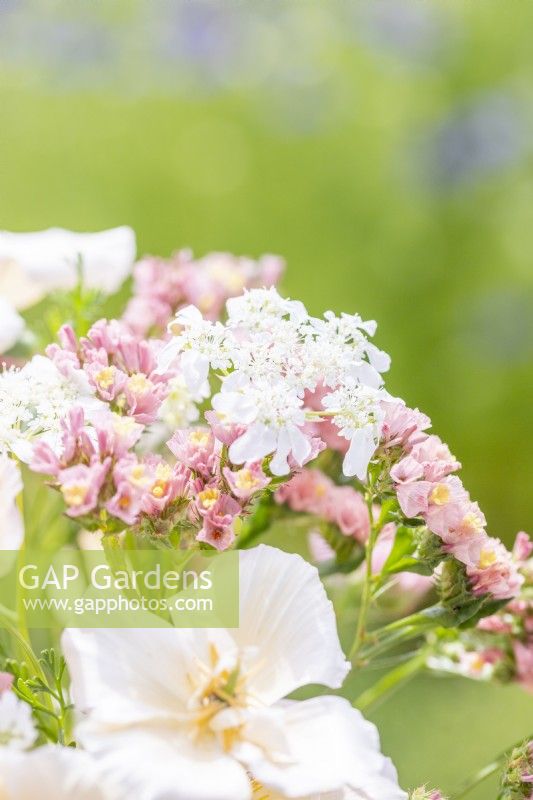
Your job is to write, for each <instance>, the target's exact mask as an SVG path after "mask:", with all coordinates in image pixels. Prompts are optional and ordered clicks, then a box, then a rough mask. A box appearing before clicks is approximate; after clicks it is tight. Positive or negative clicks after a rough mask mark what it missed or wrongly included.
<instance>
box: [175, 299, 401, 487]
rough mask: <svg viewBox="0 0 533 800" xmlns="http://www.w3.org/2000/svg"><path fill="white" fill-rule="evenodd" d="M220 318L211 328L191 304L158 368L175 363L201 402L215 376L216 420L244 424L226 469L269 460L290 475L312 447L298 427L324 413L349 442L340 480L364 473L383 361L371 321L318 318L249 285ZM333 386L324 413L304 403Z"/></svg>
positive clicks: (373, 438) (375, 426) (374, 436)
mask: <svg viewBox="0 0 533 800" xmlns="http://www.w3.org/2000/svg"><path fill="white" fill-rule="evenodd" d="M226 308H227V321H226V323H225V324H222V323H220V322H210V321H208V320H205V319H204V318H203V317H202V314H201V313H200V311H199V310H198V309H197V308H195V307H194V306H188V307H187V308H185V309H182V310H181V311H179V312H178V313H177V314H176V317H175V320H173V322H172V323H171V324H170V326H169V329H170V332H171V333H173V334H174V337H173V338H172V339H171V341H170V342H169V343H168V344H167V345H166V347H165V348H164V350H163V351H162V353H161V360H160V366H161V368H162V369H165V368H167V367H168V365H169V364H171V363H172V362H173V361H175V360H176V359H177V358H178V357H179V363H180V367H181V370H182V374H183V376H184V379H185V381H186V384H187V386H188V388H189V390H190V391H191V392H192V393H193V395H195V396H197V395H199V394H201V395H203V396H204V397H208V396H209V394H210V382H209V379H210V378H212V377H213V372H214V373H218V376H219V378H220V379H221V388H220V391H219V392H218V393H217V394H215V396H214V397H213V399H212V405H213V408H214V410H215V411H216V412H217V414H218V415H219V417H220V419H221V420H222V421H223V423H224V424H227V425H239V426H246V430H245V432H244V433H243V434H242V435H241V436H240V437H238V438H237V439H236V440H235V441H234V442H233V444H232V445H231V447H230V458H231V459H232V461H234V463H237V464H240V463H243V462H244V461H252V460H256V459H260V458H264V457H265V456H267V455H270V454H273V458H272V462H271V466H270V468H271V470H272V473H273V474H275V475H285V474H287V473H288V472H289V469H290V467H289V457H291V458H292V460H293V461H294V462H296V463H297V464H298V465H302V464H303V463H305V461H306V460H307V459H308V458H309V456H310V454H311V450H312V445H311V441H310V436H309V435H308V433H306V430H305V428H304V426H305V424H306V422H309V421H313V422H317V421H319V420H320V419H323V418H325V417H329V418H331V419H332V421H333V423H334V424H335V425H337V426H338V428H339V433H340V435H341V436H343V437H344V438H346V439H347V440H348V441H350V447H349V450H348V452H347V455H346V458H345V461H344V473H345V475H348V476H353V475H357V476H358V477H360V478H363V477H364V476H365V475H366V470H367V467H368V461H369V459H370V458H371V456H372V454H373V452H374V450H375V448H376V445H377V442H378V439H379V434H380V428H381V413H380V400H381V399H382V398H383V397H384V396H385V392H384V390H383V388H382V386H383V381H382V377H381V374H380V373H381V372H384V371H386V370H387V369H388V368H389V364H390V359H389V357H388V356H387V355H386V353H383V352H382V351H380V350H378V348H377V347H376V346H375V345H373V344H372V343H371V342H369V341H368V338H367V335H368V334H370V335H372V334H373V333H374V331H375V328H376V323H375V322H363V320H362V319H361V318H360V317H359V316H358V315H348V314H343V315H342V316H341V317H336V316H335V315H334V314H333V313H332V312H327V313H326V314H325V315H324V318H323V319H318V318H315V317H312V316H310V315H309V314H308V313H307V310H306V308H305V306H304V305H303V304H302V303H301V302H299V301H295V300H288V299H284V298H282V297H280V295H279V294H278V292H277V291H276V289H274V288H271V289H252V290H250V291H246V292H245V293H244V294H243V295H241V296H239V297H235V298H232V299H230V300H228V302H227V304H226ZM319 386H325V387H327V388H329V389H331V392H330V393H329V394H326V395H325V397H324V398H323V410H319V411H316V410H312V409H311V408H307V407H306V392H314V391H315V390H316V389H317V388H318V387H319Z"/></svg>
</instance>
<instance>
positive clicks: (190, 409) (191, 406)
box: [158, 375, 201, 428]
mask: <svg viewBox="0 0 533 800" xmlns="http://www.w3.org/2000/svg"><path fill="white" fill-rule="evenodd" d="M168 386H169V392H168V394H167V396H166V398H165V399H164V400H163V402H162V404H161V406H160V408H159V412H158V417H159V419H160V420H162V421H163V422H164V423H165V424H166V425H167V426H168V427H169V428H187V427H189V425H190V424H191V422H196V420H197V419H198V418H199V416H200V412H199V411H198V406H197V404H196V403H197V402H198V401H199V400H200V399H201V398H199V397H198V396H196V401H195V397H194V396H193V394H192V392H191V391H190V389H189V387H188V386H187V383H186V382H185V379H184V377H183V376H182V375H176V377H175V378H171V379H170V381H169V383H168Z"/></svg>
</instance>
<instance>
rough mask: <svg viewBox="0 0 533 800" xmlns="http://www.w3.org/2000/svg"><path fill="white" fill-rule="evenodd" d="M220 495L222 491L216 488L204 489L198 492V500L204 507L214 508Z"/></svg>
mask: <svg viewBox="0 0 533 800" xmlns="http://www.w3.org/2000/svg"><path fill="white" fill-rule="evenodd" d="M219 497H220V491H219V490H218V489H215V488H211V489H204V490H203V491H202V492H199V494H198V500H199V501H200V505H201V506H202V507H203V508H213V506H214V505H215V503H216V502H217V500H218V498H219Z"/></svg>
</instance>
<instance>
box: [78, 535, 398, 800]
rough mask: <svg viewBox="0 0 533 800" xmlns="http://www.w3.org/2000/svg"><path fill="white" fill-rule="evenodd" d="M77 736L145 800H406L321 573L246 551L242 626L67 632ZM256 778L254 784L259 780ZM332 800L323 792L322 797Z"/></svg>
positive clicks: (267, 550)
mask: <svg viewBox="0 0 533 800" xmlns="http://www.w3.org/2000/svg"><path fill="white" fill-rule="evenodd" d="M63 646H64V652H65V654H66V658H67V661H68V666H69V670H70V674H71V677H72V692H73V697H74V701H75V703H76V705H77V707H78V709H79V710H80V712H81V716H80V721H79V724H78V726H77V729H76V736H77V738H78V740H79V741H80V742H81V743H82V745H83V746H84V747H85V748H86V749H88V750H89V751H93V752H94V753H95V754H96V755H97V756H98V758H99V759H101V760H102V763H103V765H104V766H105V767H106V768H107V769H108V770H109V773H110V774H112V775H113V776H114V777H115V779H116V780H117V781H119V782H120V783H121V784H122V785H124V786H125V787H126V789H128V790H129V791H130V792H131V794H132V795H134V796H135V797H136V798H139V799H140V800H163V799H165V800H168V799H169V798H172V800H251V798H252V797H257V796H260V795H257V794H254V791H255V789H256V788H257V786H258V785H261V786H262V787H264V794H266V795H267V796H269V795H270V794H271V793H272V796H273V797H293V798H295V797H298V798H307V797H316V796H317V795H319V794H321V793H328V792H335V794H334V795H333V797H335V798H348V797H353V798H357V799H358V800H363V799H364V800H405V798H406V794H405V793H404V792H403V791H402V790H401V789H400V788H399V787H398V783H397V779H396V775H395V773H394V770H392V769H391V765H390V762H389V761H388V760H387V759H386V758H384V756H382V755H381V753H380V750H379V741H378V736H377V733H376V729H375V728H374V726H373V725H372V724H371V723H369V722H367V721H366V720H364V719H363V717H362V716H361V714H360V713H359V712H358V711H356V710H355V709H354V708H352V706H351V705H350V704H349V703H348V701H347V700H344V699H342V698H340V697H328V696H324V697H317V698H314V699H312V700H307V701H301V702H296V701H288V700H284V699H283V698H284V697H285V696H286V695H287V694H289V693H291V692H293V691H294V690H295V689H297V688H298V687H299V686H304V685H307V684H312V683H313V684H315V683H318V684H326V685H328V686H331V687H332V688H338V687H339V686H340V685H341V684H342V682H343V680H344V677H345V675H346V673H347V671H348V670H349V664H348V663H347V662H346V660H345V658H344V655H343V653H342V651H341V649H340V645H339V640H338V637H337V631H336V627H335V617H334V613H333V608H332V605H331V603H330V601H329V600H328V599H327V597H326V594H325V591H324V588H323V586H322V584H321V582H320V579H319V577H318V573H317V571H316V569H315V568H314V567H312V566H311V565H310V564H308V563H307V562H305V561H304V560H303V559H301V558H300V557H299V556H296V555H290V554H287V553H283V552H282V551H280V550H277V549H274V548H271V547H266V546H264V545H263V546H261V547H258V548H255V549H253V550H248V551H243V552H241V553H240V626H239V628H237V629H194V630H190V629H166V630H162V629H157V630H153V629H152V630H104V629H99V630H69V631H67V632H66V633H65V634H64V637H63ZM252 781H254V783H252ZM326 796H328V795H326Z"/></svg>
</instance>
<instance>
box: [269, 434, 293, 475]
mask: <svg viewBox="0 0 533 800" xmlns="http://www.w3.org/2000/svg"><path fill="white" fill-rule="evenodd" d="M290 452H291V440H290V438H289V432H288V430H287V429H286V428H283V429H282V430H281V431H280V432H279V433H278V442H277V447H276V452H275V453H274V458H273V459H272V461H271V462H270V471H271V473H272V475H278V476H280V475H288V474H289V472H290V467H289V462H288V456H289V453H290Z"/></svg>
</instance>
